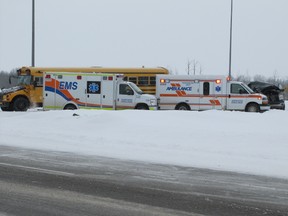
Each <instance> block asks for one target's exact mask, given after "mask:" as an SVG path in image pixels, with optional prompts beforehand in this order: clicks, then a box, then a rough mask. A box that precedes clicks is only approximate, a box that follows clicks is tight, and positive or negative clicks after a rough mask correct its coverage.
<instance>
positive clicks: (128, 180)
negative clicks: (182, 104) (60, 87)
mask: <svg viewBox="0 0 288 216" xmlns="http://www.w3.org/2000/svg"><path fill="white" fill-rule="evenodd" d="M10 215H11V216H18V215H19V216H20V215H21V216H26V215H27V216H28V215H29V216H32V215H35V216H39V215H41V216H48V215H57V216H62V215H63V216H74V215H75V216H76V215H77V216H79V215H81V216H82V215H85V216H86V215H87V216H90V215H91V216H92V215H93V216H95V215H97V216H104V215H107V216H108V215H109V216H113V215H115V216H116V215H117V216H121V215H125V216H129V215H137V216H141V215H160V216H161V215H163V216H164V215H165V216H169V215H180V216H181V215H192V216H201V215H202V216H203V215H213V216H215V215H216V216H217V215H221V216H226V215H227V216H228V215H229V216H231V215H233V216H238V215H253V216H257V215H261V216H262V215H275V216H285V215H288V180H287V179H277V178H270V177H263V176H253V175H243V174H238V173H232V172H220V171H213V170H206V169H197V168H192V167H180V166H171V165H161V164H150V163H143V162H136V161H123V160H116V159H112V158H103V157H97V156H83V155H76V154H71V153H65V152H52V151H38V150H31V149H22V148H14V147H13V148H12V147H7V146H1V145H0V216H10Z"/></svg>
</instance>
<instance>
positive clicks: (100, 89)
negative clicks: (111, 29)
mask: <svg viewBox="0 0 288 216" xmlns="http://www.w3.org/2000/svg"><path fill="white" fill-rule="evenodd" d="M43 76H44V77H43V80H44V81H43V83H44V88H43V108H44V110H51V109H79V108H95V109H147V110H148V109H157V100H156V97H155V96H154V95H148V94H143V93H142V91H141V89H139V88H138V87H137V86H136V85H135V84H134V83H132V82H125V81H123V76H122V75H119V74H101V73H68V72H65V73H63V72H44V75H43Z"/></svg>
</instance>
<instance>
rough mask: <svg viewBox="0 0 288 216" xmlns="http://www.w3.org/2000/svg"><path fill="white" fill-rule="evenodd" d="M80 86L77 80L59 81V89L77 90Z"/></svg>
mask: <svg viewBox="0 0 288 216" xmlns="http://www.w3.org/2000/svg"><path fill="white" fill-rule="evenodd" d="M77 87H78V83H77V82H64V81H61V82H59V89H61V90H76V89H77Z"/></svg>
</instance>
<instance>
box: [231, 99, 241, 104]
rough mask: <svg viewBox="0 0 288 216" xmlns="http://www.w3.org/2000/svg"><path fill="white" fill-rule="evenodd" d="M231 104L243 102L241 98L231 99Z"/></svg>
mask: <svg viewBox="0 0 288 216" xmlns="http://www.w3.org/2000/svg"><path fill="white" fill-rule="evenodd" d="M231 103H232V104H243V100H232V101H231Z"/></svg>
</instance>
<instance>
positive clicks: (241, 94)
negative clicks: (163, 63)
mask: <svg viewBox="0 0 288 216" xmlns="http://www.w3.org/2000/svg"><path fill="white" fill-rule="evenodd" d="M156 97H157V99H158V106H159V109H161V110H172V109H173V110H174V109H176V110H210V109H219V110H241V111H246V112H260V111H266V110H269V109H270V106H269V105H268V99H267V97H266V96H265V95H263V94H257V93H255V92H253V90H251V89H250V88H249V87H248V86H247V85H246V84H244V83H242V82H237V81H231V80H229V79H228V78H227V77H225V76H203V75H196V76H191V75H157V76H156Z"/></svg>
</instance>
